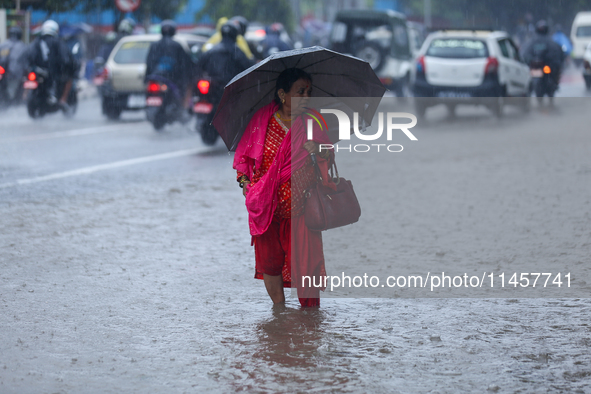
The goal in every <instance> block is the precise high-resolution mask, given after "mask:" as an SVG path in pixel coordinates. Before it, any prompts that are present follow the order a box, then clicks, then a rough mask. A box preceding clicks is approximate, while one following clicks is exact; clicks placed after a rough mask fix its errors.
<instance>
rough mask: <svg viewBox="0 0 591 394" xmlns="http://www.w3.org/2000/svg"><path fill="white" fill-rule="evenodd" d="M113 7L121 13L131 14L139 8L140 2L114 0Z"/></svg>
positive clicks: (137, 0) (136, 0)
mask: <svg viewBox="0 0 591 394" xmlns="http://www.w3.org/2000/svg"><path fill="white" fill-rule="evenodd" d="M115 5H116V6H117V8H119V11H121V12H133V11H135V10H137V8H138V7H139V6H140V0H115Z"/></svg>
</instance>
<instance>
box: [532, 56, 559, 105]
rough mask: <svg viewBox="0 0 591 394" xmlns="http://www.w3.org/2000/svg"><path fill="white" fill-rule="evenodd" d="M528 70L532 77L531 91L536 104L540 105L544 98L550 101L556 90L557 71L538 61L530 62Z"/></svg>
mask: <svg viewBox="0 0 591 394" xmlns="http://www.w3.org/2000/svg"><path fill="white" fill-rule="evenodd" d="M529 69H530V75H531V77H532V90H533V92H534V94H535V95H536V97H537V98H538V102H540V103H541V102H542V100H543V99H544V96H548V97H549V98H550V100H552V98H553V97H554V93H556V90H558V82H557V81H558V76H557V74H558V72H559V70H556V69H552V67H550V66H549V65H548V64H546V63H545V62H543V61H540V60H532V62H531V63H530V65H529Z"/></svg>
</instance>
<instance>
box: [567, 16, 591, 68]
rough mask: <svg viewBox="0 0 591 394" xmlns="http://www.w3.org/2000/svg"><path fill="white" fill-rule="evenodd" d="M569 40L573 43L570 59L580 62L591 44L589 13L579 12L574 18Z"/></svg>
mask: <svg viewBox="0 0 591 394" xmlns="http://www.w3.org/2000/svg"><path fill="white" fill-rule="evenodd" d="M570 39H571V41H572V43H573V52H572V57H573V58H574V59H575V60H577V61H581V60H582V59H583V56H584V55H585V49H586V48H587V45H589V44H591V11H585V12H579V13H578V14H577V16H575V20H574V21H573V27H572V29H571V33H570Z"/></svg>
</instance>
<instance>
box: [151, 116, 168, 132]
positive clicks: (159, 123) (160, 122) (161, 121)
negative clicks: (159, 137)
mask: <svg viewBox="0 0 591 394" xmlns="http://www.w3.org/2000/svg"><path fill="white" fill-rule="evenodd" d="M165 125H166V116H165V114H163V113H157V114H156V116H154V120H153V121H152V126H154V130H156V131H162V129H163V128H164V126H165Z"/></svg>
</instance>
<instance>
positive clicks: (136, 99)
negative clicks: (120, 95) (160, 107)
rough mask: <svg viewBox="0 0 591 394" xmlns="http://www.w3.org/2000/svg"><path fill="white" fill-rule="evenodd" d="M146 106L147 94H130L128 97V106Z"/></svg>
mask: <svg viewBox="0 0 591 394" xmlns="http://www.w3.org/2000/svg"><path fill="white" fill-rule="evenodd" d="M145 106H146V96H144V95H143V94H130V95H129V96H128V97H127V107H128V108H143V107H145Z"/></svg>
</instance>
